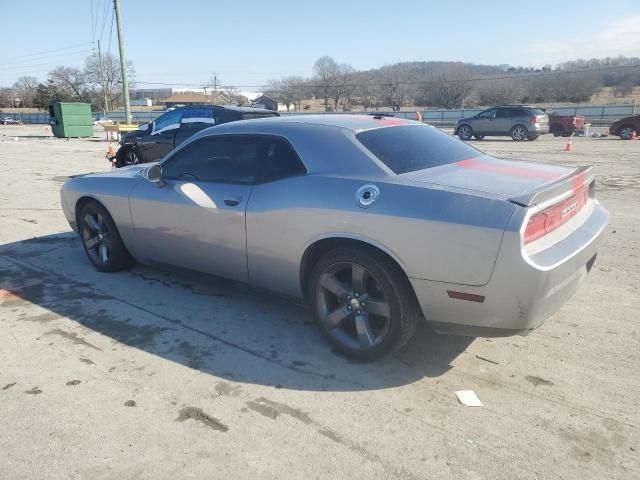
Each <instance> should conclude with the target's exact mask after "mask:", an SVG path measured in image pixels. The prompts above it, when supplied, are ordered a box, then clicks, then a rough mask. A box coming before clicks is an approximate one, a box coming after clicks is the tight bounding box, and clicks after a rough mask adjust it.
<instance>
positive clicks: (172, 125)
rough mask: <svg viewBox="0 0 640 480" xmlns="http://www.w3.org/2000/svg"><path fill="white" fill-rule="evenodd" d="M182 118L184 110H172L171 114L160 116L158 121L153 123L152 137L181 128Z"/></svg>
mask: <svg viewBox="0 0 640 480" xmlns="http://www.w3.org/2000/svg"><path fill="white" fill-rule="evenodd" d="M180 118H182V110H171V111H170V112H167V113H165V114H164V115H161V116H159V117H158V118H157V119H156V121H155V122H153V133H152V135H158V134H159V133H162V132H166V131H167V130H174V129H176V128H179V127H180Z"/></svg>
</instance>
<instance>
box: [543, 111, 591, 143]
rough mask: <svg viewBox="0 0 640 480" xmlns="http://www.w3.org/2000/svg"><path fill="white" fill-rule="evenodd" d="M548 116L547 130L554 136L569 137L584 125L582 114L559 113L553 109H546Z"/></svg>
mask: <svg viewBox="0 0 640 480" xmlns="http://www.w3.org/2000/svg"><path fill="white" fill-rule="evenodd" d="M546 114H547V116H548V117H549V132H550V133H552V134H553V136H554V137H569V136H571V135H573V134H575V133H578V131H579V130H581V129H582V128H583V127H584V123H585V122H584V115H560V114H558V113H556V112H554V111H553V110H547V111H546Z"/></svg>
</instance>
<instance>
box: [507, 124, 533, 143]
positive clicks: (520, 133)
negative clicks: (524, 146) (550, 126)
mask: <svg viewBox="0 0 640 480" xmlns="http://www.w3.org/2000/svg"><path fill="white" fill-rule="evenodd" d="M509 135H510V136H511V138H512V139H513V140H515V141H516V142H522V141H524V140H526V139H527V137H528V136H529V130H527V127H525V126H523V125H516V126H515V127H513V128H512V129H511V131H510V132H509Z"/></svg>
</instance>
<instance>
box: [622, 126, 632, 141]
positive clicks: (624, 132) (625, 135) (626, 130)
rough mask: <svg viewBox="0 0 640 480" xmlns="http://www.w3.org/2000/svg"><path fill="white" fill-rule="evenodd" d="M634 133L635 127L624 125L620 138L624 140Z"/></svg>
mask: <svg viewBox="0 0 640 480" xmlns="http://www.w3.org/2000/svg"><path fill="white" fill-rule="evenodd" d="M632 135H633V129H632V128H631V127H624V128H623V129H622V130H620V138H622V139H623V140H629V139H630V138H631V136H632Z"/></svg>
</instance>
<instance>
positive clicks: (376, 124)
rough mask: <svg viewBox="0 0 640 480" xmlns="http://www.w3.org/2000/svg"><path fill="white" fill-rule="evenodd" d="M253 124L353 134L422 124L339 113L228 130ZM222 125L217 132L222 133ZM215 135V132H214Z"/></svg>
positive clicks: (276, 119) (275, 119) (277, 119)
mask: <svg viewBox="0 0 640 480" xmlns="http://www.w3.org/2000/svg"><path fill="white" fill-rule="evenodd" d="M251 124H262V125H269V126H270V127H276V126H286V125H291V124H306V125H318V126H327V127H337V128H342V129H345V130H350V131H352V132H359V131H362V130H371V129H373V128H380V127H391V126H395V125H415V124H418V125H419V124H421V122H416V121H413V120H405V119H403V118H397V117H380V116H370V115H353V114H338V113H333V114H331V113H329V114H320V115H316V114H301V115H286V116H280V117H269V118H260V119H252V120H243V121H242V124H241V125H235V127H234V126H233V125H232V123H230V124H224V125H228V126H227V127H226V128H227V129H229V130H231V129H242V127H243V126H244V127H246V126H248V125H251ZM222 126H223V125H220V126H218V127H216V128H218V130H217V131H220V127H222ZM212 133H213V131H212Z"/></svg>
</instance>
